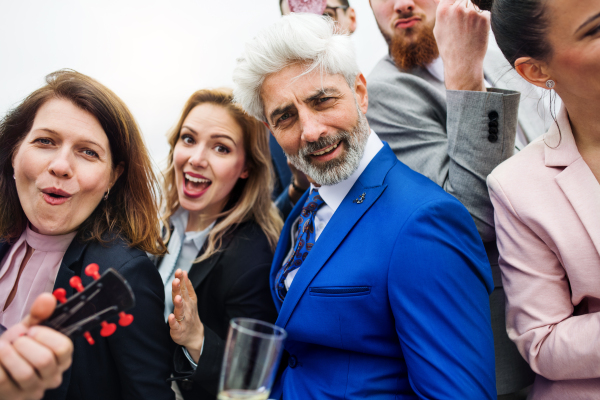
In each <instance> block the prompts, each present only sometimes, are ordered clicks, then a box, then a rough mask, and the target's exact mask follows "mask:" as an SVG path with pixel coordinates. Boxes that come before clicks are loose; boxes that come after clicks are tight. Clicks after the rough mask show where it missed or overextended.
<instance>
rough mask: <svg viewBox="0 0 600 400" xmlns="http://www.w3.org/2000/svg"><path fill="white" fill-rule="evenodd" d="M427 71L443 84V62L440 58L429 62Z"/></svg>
mask: <svg viewBox="0 0 600 400" xmlns="http://www.w3.org/2000/svg"><path fill="white" fill-rule="evenodd" d="M425 68H427V71H429V73H430V74H431V75H432V76H433V77H434V78H435V79H437V80H438V81H440V82H442V83H444V62H443V61H442V57H438V58H436V59H435V60H433V61H432V62H431V64H429V65H428V66H427V67H425Z"/></svg>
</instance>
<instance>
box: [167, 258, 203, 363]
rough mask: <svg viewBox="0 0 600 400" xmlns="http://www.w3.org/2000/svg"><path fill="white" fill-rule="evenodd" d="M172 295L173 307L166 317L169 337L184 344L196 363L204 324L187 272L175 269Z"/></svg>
mask: <svg viewBox="0 0 600 400" xmlns="http://www.w3.org/2000/svg"><path fill="white" fill-rule="evenodd" d="M172 296H173V305H174V309H173V312H172V313H171V314H170V315H169V319H168V320H169V327H170V328H171V338H172V339H173V341H174V342H175V343H177V344H178V345H180V346H184V347H185V348H186V349H187V351H188V353H190V356H191V357H192V358H193V359H194V362H196V363H197V362H198V360H199V359H200V351H201V350H202V343H204V325H203V324H202V321H200V317H199V316H198V298H197V297H196V292H195V291H194V287H193V286H192V283H191V282H190V280H189V279H188V275H187V272H183V271H182V270H180V269H178V270H177V271H175V279H173V292H172ZM184 316H185V317H184ZM178 320H179V321H178Z"/></svg>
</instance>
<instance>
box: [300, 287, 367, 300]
mask: <svg viewBox="0 0 600 400" xmlns="http://www.w3.org/2000/svg"><path fill="white" fill-rule="evenodd" d="M309 293H310V295H311V296H318V297H356V296H366V295H369V294H371V287H370V286H329V287H311V288H310V290H309Z"/></svg>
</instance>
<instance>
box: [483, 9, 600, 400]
mask: <svg viewBox="0 0 600 400" xmlns="http://www.w3.org/2000/svg"><path fill="white" fill-rule="evenodd" d="M481 3H482V5H483V3H484V2H483V1H482V2H481ZM486 3H487V4H489V3H490V2H489V1H486ZM491 12H492V14H491V18H492V29H493V30H494V34H495V36H496V40H497V42H498V44H499V46H500V48H501V50H502V51H503V53H504V55H505V56H506V57H507V59H508V60H509V62H511V64H512V65H513V66H515V68H516V70H517V71H518V72H519V74H520V75H521V76H522V77H523V78H525V79H526V80H527V81H529V82H531V83H533V84H535V85H537V86H539V87H544V88H546V89H549V90H555V91H556V93H557V94H558V95H559V96H560V97H561V99H562V100H563V103H564V105H563V106H561V109H560V110H559V112H558V116H557V120H556V125H554V126H553V127H552V128H551V129H550V130H549V131H548V132H547V133H546V135H544V136H543V137H540V138H539V139H538V140H536V141H534V142H532V143H531V144H530V145H529V146H527V147H526V148H525V149H524V150H523V151H521V152H520V153H519V154H517V155H515V156H514V157H512V158H510V159H509V160H507V161H505V162H504V163H503V164H501V165H500V166H498V167H497V168H496V169H495V170H494V171H493V172H492V173H491V174H490V176H489V177H488V187H489V191H490V196H491V199H492V203H493V204H494V213H495V222H496V234H497V241H498V249H499V251H500V260H499V263H500V268H501V271H502V280H503V284H504V290H505V292H506V299H507V300H506V325H507V331H508V335H509V337H510V338H511V339H512V340H513V341H514V342H515V343H516V344H517V347H518V349H519V351H520V352H521V354H522V355H523V357H524V358H525V360H526V361H527V362H528V363H529V364H530V365H531V368H532V369H533V371H535V372H536V373H537V374H538V376H537V377H536V380H535V383H534V385H533V387H532V390H531V393H530V397H529V398H530V399H544V400H547V399H561V400H563V399H568V400H571V399H598V398H600V0H589V1H585V2H573V1H572V0H571V1H570V0H494V1H493V5H492V7H491ZM552 93H553V92H552Z"/></svg>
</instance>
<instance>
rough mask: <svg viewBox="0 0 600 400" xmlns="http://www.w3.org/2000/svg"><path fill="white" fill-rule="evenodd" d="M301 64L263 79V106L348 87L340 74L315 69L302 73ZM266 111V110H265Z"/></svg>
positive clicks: (347, 88) (266, 106)
mask: <svg viewBox="0 0 600 400" xmlns="http://www.w3.org/2000/svg"><path fill="white" fill-rule="evenodd" d="M304 72H305V69H304V68H303V67H302V66H299V65H294V66H288V67H286V68H284V69H282V70H281V71H279V72H275V73H273V74H271V75H269V76H267V78H266V79H265V81H264V82H263V85H262V87H261V97H262V99H263V102H264V103H265V108H269V106H272V107H277V105H270V104H267V103H272V102H285V101H288V102H290V101H293V99H297V100H298V101H304V100H307V99H308V98H310V97H311V96H314V95H316V94H319V93H320V92H323V91H324V90H326V91H327V92H333V91H337V92H343V91H347V90H349V89H350V87H349V86H348V83H347V82H346V80H345V79H344V77H343V76H342V75H341V74H329V73H327V72H322V73H321V71H319V70H317V69H315V70H313V71H310V72H308V73H304ZM265 111H268V110H265Z"/></svg>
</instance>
